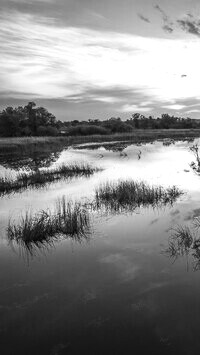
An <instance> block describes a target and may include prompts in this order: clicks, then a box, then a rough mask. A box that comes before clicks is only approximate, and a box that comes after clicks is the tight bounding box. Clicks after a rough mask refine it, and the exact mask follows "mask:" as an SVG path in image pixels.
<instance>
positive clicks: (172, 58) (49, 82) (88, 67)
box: [0, 12, 200, 112]
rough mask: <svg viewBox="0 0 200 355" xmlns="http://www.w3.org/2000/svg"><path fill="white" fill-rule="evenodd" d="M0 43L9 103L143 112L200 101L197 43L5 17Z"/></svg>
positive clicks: (0, 71)
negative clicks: (25, 100) (59, 101)
mask: <svg viewBox="0 0 200 355" xmlns="http://www.w3.org/2000/svg"><path fill="white" fill-rule="evenodd" d="M0 41H1V47H0V81H1V92H4V93H7V94H8V96H11V95H12V97H13V96H14V97H19V96H21V95H22V94H23V93H24V92H25V93H27V95H29V94H30V95H32V94H34V97H35V98H37V97H38V98H65V99H67V98H68V99H69V100H72V98H73V100H74V102H75V100H78V102H84V101H85V100H89V101H98V102H105V103H107V104H108V103H109V104H115V103H117V102H118V103H119V107H120V108H123V110H125V111H128V110H131V111H132V110H133V109H134V106H133V105H136V110H138V109H139V110H143V112H145V110H146V112H148V111H150V110H151V107H152V105H151V104H148V105H146V107H143V108H142V106H140V105H139V104H138V102H145V101H150V102H152V101H153V102H154V104H159V103H162V104H163V103H165V102H166V103H169V102H170V101H173V100H184V99H186V98H187V99H188V98H195V97H197V98H198V97H200V94H199V87H198V82H199V80H200V69H199V59H200V58H199V55H198V48H199V43H198V40H193V41H190V42H188V41H185V40H180V39H178V40H175V39H173V40H171V39H163V38H146V37H139V36H135V35H130V34H122V33H116V32H111V31H102V32H101V31H95V30H90V29H86V28H78V27H67V26H65V27H64V26H63V27H61V26H58V25H57V23H56V21H55V20H54V19H53V18H44V17H41V16H34V15H28V14H22V13H19V12H9V13H8V12H4V13H1V14H0ZM191 58H192V65H191ZM184 72H187V73H188V78H187V80H184V81H183V80H182V79H181V75H182V73H184ZM4 96H5V95H4ZM134 97H135V98H136V99H134ZM125 105H126V106H125ZM147 110H148V111H147Z"/></svg>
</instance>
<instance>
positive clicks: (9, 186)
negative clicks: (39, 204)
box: [0, 164, 101, 195]
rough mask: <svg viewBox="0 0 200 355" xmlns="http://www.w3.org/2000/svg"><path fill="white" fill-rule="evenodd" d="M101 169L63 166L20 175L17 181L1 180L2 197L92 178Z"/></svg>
mask: <svg viewBox="0 0 200 355" xmlns="http://www.w3.org/2000/svg"><path fill="white" fill-rule="evenodd" d="M100 170H101V169H98V168H94V167H92V166H90V165H89V164H71V165H61V166H60V167H58V168H54V169H51V170H37V171H32V172H31V173H18V174H17V176H16V178H15V179H12V178H10V177H1V178H0V195H4V194H7V193H10V192H13V191H18V190H22V189H26V188H28V187H40V186H44V185H45V184H48V183H52V182H54V181H56V180H60V179H68V178H72V177H78V176H86V177H88V176H90V175H92V174H94V172H97V171H100Z"/></svg>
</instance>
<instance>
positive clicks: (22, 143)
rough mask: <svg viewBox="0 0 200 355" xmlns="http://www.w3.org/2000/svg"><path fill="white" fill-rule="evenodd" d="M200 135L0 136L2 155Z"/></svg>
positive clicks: (191, 132)
mask: <svg viewBox="0 0 200 355" xmlns="http://www.w3.org/2000/svg"><path fill="white" fill-rule="evenodd" d="M199 136H200V130H199V129H157V130H155V129H154V130H153V129H137V130H135V131H133V132H130V133H129V132H128V133H115V134H109V135H100V134H94V135H91V136H69V137H14V138H0V156H1V155H4V156H5V155H8V154H14V155H16V154H21V155H23V156H24V155H30V154H33V153H41V152H52V151H54V150H55V149H62V148H65V147H68V146H70V145H72V144H81V143H89V142H105V141H107V142H109V141H113V140H130V141H132V142H133V143H138V142H147V141H154V140H156V139H163V138H173V139H187V137H188V138H194V137H199Z"/></svg>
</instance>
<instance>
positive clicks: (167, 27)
mask: <svg viewBox="0 0 200 355" xmlns="http://www.w3.org/2000/svg"><path fill="white" fill-rule="evenodd" d="M154 8H155V9H156V10H157V11H158V12H159V13H160V14H161V15H162V20H163V26H162V29H163V30H164V31H165V32H168V33H172V32H173V31H174V28H173V22H172V21H170V18H169V16H167V14H166V13H165V11H164V10H163V9H162V8H161V7H160V6H159V5H155V6H154Z"/></svg>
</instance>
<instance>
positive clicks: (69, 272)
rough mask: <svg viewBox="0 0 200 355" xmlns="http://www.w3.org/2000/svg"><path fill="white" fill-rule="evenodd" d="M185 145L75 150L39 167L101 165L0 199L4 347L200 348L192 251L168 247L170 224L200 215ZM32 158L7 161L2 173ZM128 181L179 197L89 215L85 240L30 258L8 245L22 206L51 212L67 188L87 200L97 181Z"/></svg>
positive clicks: (0, 333)
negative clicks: (174, 189) (176, 254)
mask: <svg viewBox="0 0 200 355" xmlns="http://www.w3.org/2000/svg"><path fill="white" fill-rule="evenodd" d="M191 145H192V143H189V142H187V141H186V142H176V143H174V144H170V145H163V142H155V143H153V144H150V143H148V144H143V145H139V146H137V145H128V144H124V146H123V147H122V148H121V147H120V148H117V149H111V148H112V147H111V148H110V147H106V146H98V145H97V147H92V149H90V147H89V146H88V145H87V147H85V148H84V146H81V147H80V148H81V149H78V148H77V147H71V148H69V149H68V150H64V151H63V152H61V153H60V154H58V155H56V156H52V159H48V160H47V164H46V166H45V161H44V163H43V166H44V167H47V168H49V167H55V166H56V165H60V164H61V163H63V162H64V163H68V162H87V163H88V162H89V163H90V164H92V165H94V166H97V167H102V168H103V170H102V171H100V172H97V173H95V174H94V175H93V176H91V177H89V178H88V177H81V178H75V179H72V180H70V181H59V182H56V183H53V184H50V185H49V186H47V187H45V188H42V189H34V188H33V189H30V190H27V191H24V192H17V193H15V194H10V195H8V196H4V197H2V198H1V202H0V223H1V225H0V233H1V240H0V353H1V354H3V355H4V354H5V355H7V354H9V355H11V354H12V355H18V354H20V355H29V354H30V355H32V354H34V355H35V354H42V355H46V354H48V355H56V354H58V355H60V354H61V355H62V354H78V355H79V354H88V355H89V354H91V355H95V354H99V355H100V354H109V355H110V354H113V355H115V354H120V355H121V354H123V355H124V354H137V355H140V354H147V353H148V354H152V355H156V354H159V355H160V354H168V355H169V354H181V355H184V354H188V355H189V354H190V355H191V354H192V355H195V354H199V352H200V341H199V327H200V317H199V314H200V271H198V270H197V271H194V266H195V265H194V264H195V262H196V260H194V258H193V256H192V255H188V256H183V257H180V258H177V260H173V259H171V258H169V255H167V254H166V253H165V250H166V248H167V246H168V241H169V237H170V233H171V228H173V227H176V226H177V225H190V224H191V222H192V219H193V217H196V216H198V215H200V176H198V175H197V174H195V173H194V171H193V170H192V169H191V168H190V163H191V162H192V161H194V157H193V155H192V153H191V152H190V151H189V146H191ZM31 163H33V164H34V166H35V164H36V163H35V161H34V162H32V161H31V159H29V160H28V163H27V161H24V163H23V162H20V160H19V165H18V166H17V164H16V163H15V164H14V163H13V162H12V161H10V162H9V163H7V164H5V162H4V163H2V165H1V166H0V174H1V175H2V176H3V175H4V174H5V173H6V174H11V175H15V174H16V169H17V167H19V168H20V169H22V170H23V169H24V170H27V169H28V168H30V166H31ZM39 163H40V166H41V162H40V161H39ZM39 163H38V159H37V164H39ZM40 166H39V167H40ZM126 178H132V179H134V180H138V181H140V180H144V181H146V182H147V183H149V184H154V185H162V186H164V187H168V186H173V185H176V186H178V187H179V188H180V189H182V190H183V191H184V195H182V196H181V197H180V198H179V199H178V200H177V202H175V203H174V204H173V206H168V207H166V206H165V207H163V208H162V209H157V208H154V209H153V208H140V209H139V208H138V209H136V210H135V211H134V212H133V213H130V212H129V213H128V212H127V213H126V212H123V213H121V214H120V213H118V214H111V213H109V214H105V213H103V212H102V213H101V212H98V213H97V212H94V213H93V214H92V231H91V233H90V235H89V237H88V239H87V240H85V239H84V240H82V242H81V243H77V242H75V241H73V240H69V239H65V238H61V239H60V240H57V242H55V243H54V245H47V246H46V248H45V247H44V248H43V249H42V250H38V251H37V252H36V253H35V255H32V256H31V255H29V254H28V253H27V251H26V250H25V249H23V248H22V247H19V246H17V245H15V244H12V245H11V244H10V243H9V242H8V239H7V235H6V227H7V225H8V221H9V219H10V218H11V219H12V220H14V221H16V223H17V221H18V220H19V218H20V216H21V215H22V214H23V213H24V212H25V211H26V210H30V211H31V213H35V212H37V211H39V210H42V209H44V210H46V209H48V208H49V209H51V208H53V206H54V204H55V201H56V200H57V199H58V198H59V197H62V196H63V195H64V196H66V199H71V200H78V201H81V202H83V203H85V201H91V200H92V199H93V198H94V191H95V187H97V186H98V185H99V184H100V183H102V182H105V181H113V180H118V179H126Z"/></svg>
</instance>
